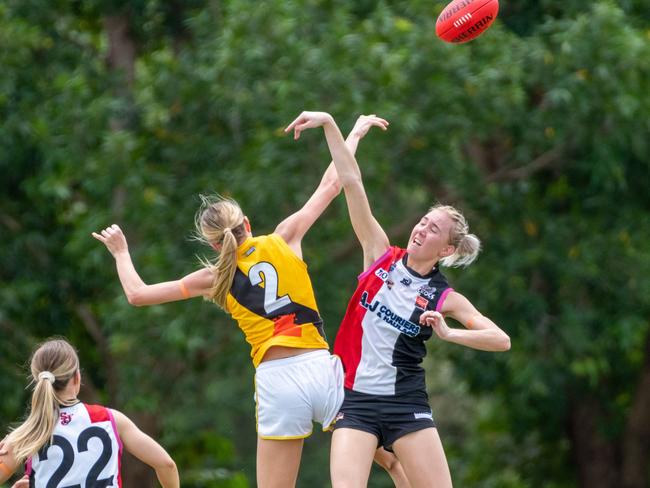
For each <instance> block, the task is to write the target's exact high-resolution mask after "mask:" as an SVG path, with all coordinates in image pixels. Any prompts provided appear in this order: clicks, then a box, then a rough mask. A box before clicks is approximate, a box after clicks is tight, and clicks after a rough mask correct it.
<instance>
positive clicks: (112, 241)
mask: <svg viewBox="0 0 650 488" xmlns="http://www.w3.org/2000/svg"><path fill="white" fill-rule="evenodd" d="M92 236H93V237H94V238H95V239H97V240H98V241H100V242H102V243H104V245H105V246H106V248H107V249H108V250H109V251H110V253H111V254H112V255H113V256H116V255H117V254H119V253H121V252H128V250H129V246H128V244H127V242H126V237H124V234H123V233H122V229H120V228H119V226H118V225H117V224H113V225H111V226H110V227H106V228H105V229H104V230H102V231H100V232H99V233H97V232H93V233H92Z"/></svg>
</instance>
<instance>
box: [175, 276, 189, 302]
mask: <svg viewBox="0 0 650 488" xmlns="http://www.w3.org/2000/svg"><path fill="white" fill-rule="evenodd" d="M178 286H179V287H180V289H181V293H182V294H183V298H189V297H190V292H189V291H187V287H186V286H185V283H183V280H180V281H179V282H178Z"/></svg>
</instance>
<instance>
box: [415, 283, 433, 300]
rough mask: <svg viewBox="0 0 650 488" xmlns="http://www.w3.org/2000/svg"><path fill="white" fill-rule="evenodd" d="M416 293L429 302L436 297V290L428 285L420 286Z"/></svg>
mask: <svg viewBox="0 0 650 488" xmlns="http://www.w3.org/2000/svg"><path fill="white" fill-rule="evenodd" d="M418 293H419V294H420V295H422V296H423V297H424V298H428V299H429V300H433V299H434V297H435V296H436V289H435V288H434V287H432V286H428V285H422V286H421V287H420V288H419V289H418Z"/></svg>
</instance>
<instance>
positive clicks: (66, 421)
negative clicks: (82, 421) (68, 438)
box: [59, 412, 72, 425]
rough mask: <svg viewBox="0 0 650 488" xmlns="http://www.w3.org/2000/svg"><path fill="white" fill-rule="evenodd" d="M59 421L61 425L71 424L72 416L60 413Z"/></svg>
mask: <svg viewBox="0 0 650 488" xmlns="http://www.w3.org/2000/svg"><path fill="white" fill-rule="evenodd" d="M59 419H60V420H61V425H68V424H69V423H70V422H72V414H69V413H65V412H61V415H60V416H59Z"/></svg>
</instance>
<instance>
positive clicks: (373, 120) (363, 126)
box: [350, 114, 389, 139]
mask: <svg viewBox="0 0 650 488" xmlns="http://www.w3.org/2000/svg"><path fill="white" fill-rule="evenodd" d="M388 125H389V124H388V121H387V120H386V119H382V118H381V117H377V116H376V115H375V114H370V115H360V116H359V118H358V119H357V121H356V122H355V124H354V127H353V128H352V131H350V135H353V136H356V137H358V138H359V139H362V138H363V137H365V136H366V134H367V133H368V131H369V130H370V128H371V127H379V128H380V129H381V130H386V129H387V128H388Z"/></svg>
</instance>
